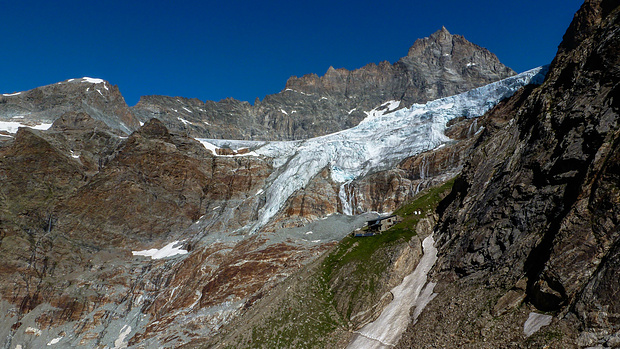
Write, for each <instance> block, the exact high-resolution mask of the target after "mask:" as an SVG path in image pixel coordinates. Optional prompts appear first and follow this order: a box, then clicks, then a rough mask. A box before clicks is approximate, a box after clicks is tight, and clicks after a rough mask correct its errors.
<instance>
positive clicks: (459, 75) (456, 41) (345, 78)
mask: <svg viewBox="0 0 620 349" xmlns="http://www.w3.org/2000/svg"><path fill="white" fill-rule="evenodd" d="M513 74H514V71H512V70H511V69H510V68H507V67H506V66H504V65H503V64H501V63H500V62H499V60H498V59H497V57H496V56H495V55H494V54H492V53H490V52H489V51H488V50H486V49H484V48H482V47H479V46H476V45H474V44H472V43H470V42H469V41H467V40H466V39H465V38H463V37H462V36H460V35H452V34H450V33H449V32H448V31H447V30H446V29H445V28H442V29H441V30H440V31H438V32H436V33H434V34H432V35H431V36H430V37H428V38H424V39H419V40H417V41H416V42H415V43H414V44H413V46H412V47H411V48H410V49H409V53H408V55H407V56H406V57H403V58H401V59H400V60H399V61H398V62H396V63H394V64H391V63H389V62H381V63H379V64H378V65H377V64H374V63H371V64H368V65H366V66H364V67H362V68H360V69H357V70H352V71H349V70H347V69H342V68H341V69H334V68H333V67H330V68H329V69H328V70H327V72H326V73H325V75H324V76H321V77H319V76H317V75H316V74H308V75H304V76H302V77H300V78H298V77H291V78H290V79H289V80H288V81H287V83H286V86H285V88H284V90H283V91H281V92H280V93H277V94H273V95H268V96H266V97H265V99H264V100H262V101H259V100H258V99H257V100H256V101H255V103H254V105H251V104H249V103H247V102H241V101H237V100H234V99H231V98H227V99H225V100H222V101H220V102H211V101H207V102H205V103H202V102H201V101H199V100H197V99H186V98H179V97H165V96H146V97H142V98H141V99H140V102H138V104H137V105H136V106H134V107H132V111H133V112H134V113H135V114H136V116H137V117H138V118H140V119H141V120H142V121H146V120H148V119H150V118H152V117H155V118H158V119H160V120H162V121H163V122H164V124H165V125H166V126H167V127H169V128H170V129H171V130H173V131H175V132H179V133H185V134H188V135H191V136H193V137H204V138H223V139H248V140H293V139H306V138H311V137H316V136H321V135H325V134H328V133H333V132H336V131H340V130H343V129H347V128H350V127H353V126H355V125H357V124H358V123H359V122H360V121H361V120H362V119H364V118H365V117H366V115H367V114H368V113H369V112H371V111H372V110H373V109H375V108H379V109H381V106H382V105H383V104H385V103H386V102H388V101H395V102H400V106H401V107H408V106H410V105H411V104H413V103H424V102H426V101H429V100H433V99H437V98H441V97H446V96H450V95H454V94H457V93H461V92H465V91H468V90H471V89H473V88H476V87H480V86H483V85H486V84H488V83H491V82H494V81H497V80H500V79H502V78H506V77H508V76H511V75H513ZM382 108H383V109H385V108H387V106H386V105H383V107H382Z"/></svg>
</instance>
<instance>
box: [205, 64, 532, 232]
mask: <svg viewBox="0 0 620 349" xmlns="http://www.w3.org/2000/svg"><path fill="white" fill-rule="evenodd" d="M542 70H543V68H542V67H540V68H536V69H532V70H529V71H527V72H524V73H521V74H519V75H515V76H513V77H510V78H507V79H504V80H501V81H498V82H495V83H492V84H489V85H486V86H483V87H480V88H477V89H474V90H471V91H468V92H465V93H462V94H459V95H454V96H450V97H446V98H442V99H438V100H434V101H431V102H428V103H426V104H414V105H413V106H411V107H410V108H405V109H399V110H396V111H393V112H387V111H383V110H381V111H377V110H375V111H374V112H372V113H369V115H368V117H367V118H366V119H364V120H363V121H362V122H361V123H360V124H359V125H357V126H356V127H353V128H350V129H347V130H344V131H340V132H336V133H332V134H329V135H325V136H321V137H316V138H311V139H306V140H300V141H289V142H250V141H230V140H226V141H224V140H215V139H209V140H207V139H200V141H201V142H202V143H203V144H204V145H205V146H206V147H207V148H210V147H211V148H216V147H220V146H224V145H226V146H229V147H231V148H233V149H234V148H236V147H240V146H245V147H250V148H251V149H253V152H252V155H257V156H261V155H262V156H265V157H268V158H271V159H273V160H272V161H273V166H274V167H275V168H277V169H278V170H277V171H275V172H274V174H273V175H272V176H271V177H270V178H269V184H268V185H267V186H266V188H265V200H266V201H265V204H264V206H263V207H262V208H261V210H260V212H259V217H260V218H259V220H258V222H256V223H255V224H254V225H253V226H252V227H251V231H252V232H256V231H257V230H258V229H260V228H261V227H263V226H264V225H265V224H266V223H267V222H269V220H270V219H271V218H272V217H273V216H274V215H275V214H276V213H277V212H278V211H279V210H280V209H281V208H282V206H283V205H284V203H285V202H286V200H287V199H288V198H289V197H290V196H291V195H292V194H293V193H294V192H295V191H296V190H299V189H301V188H304V187H305V186H306V185H307V184H308V183H309V181H310V179H312V178H313V177H314V176H316V175H317V174H318V173H319V172H320V171H321V170H322V169H324V168H326V167H329V168H330V170H331V176H332V179H333V180H334V181H335V182H338V183H341V184H342V185H345V184H346V183H348V182H350V181H351V180H353V179H356V178H359V177H361V176H364V175H366V174H369V173H372V172H376V171H380V170H385V169H388V168H391V167H393V166H394V165H395V164H397V163H398V162H400V161H401V160H403V159H405V158H407V157H410V156H413V155H416V154H419V153H422V152H424V151H428V150H431V149H434V148H436V147H438V146H441V145H442V144H445V143H446V142H448V141H449V138H448V137H447V136H446V135H445V134H444V131H445V129H446V123H447V122H448V121H450V120H451V119H454V118H457V117H461V116H465V117H469V118H472V117H477V116H480V115H482V114H484V113H485V112H486V111H487V110H489V109H490V108H491V107H493V106H495V105H496V104H497V103H498V102H499V101H501V100H502V99H504V98H507V97H510V96H511V95H512V94H513V93H515V92H516V91H517V90H518V89H519V88H521V87H522V86H524V85H528V84H530V83H541V82H542V79H543V78H544V73H542ZM382 106H383V108H385V107H387V110H393V109H395V108H398V107H399V106H400V104H399V102H396V101H390V102H386V103H383V104H382ZM380 107H381V106H380ZM377 109H379V108H377ZM340 194H341V195H340V197H341V200H343V207H345V208H347V209H346V210H345V213H347V214H350V213H351V212H352V209H351V208H350V207H348V206H347V204H348V203H347V202H345V201H347V197H346V191H345V190H341V193H340Z"/></svg>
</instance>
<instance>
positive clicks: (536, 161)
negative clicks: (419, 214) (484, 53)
mask: <svg viewBox="0 0 620 349" xmlns="http://www.w3.org/2000/svg"><path fill="white" fill-rule="evenodd" d="M619 53H620V6H619V5H618V3H617V2H615V1H608V0H588V1H586V2H585V3H584V5H583V6H582V7H581V9H580V10H579V12H578V13H577V14H576V15H575V18H574V20H573V22H572V24H571V25H570V27H569V29H568V30H567V32H566V34H565V36H564V39H563V42H562V44H561V45H560V46H559V49H558V53H557V56H556V58H555V59H554V61H553V62H552V64H551V67H550V71H549V73H548V75H547V79H546V81H545V83H544V84H543V85H542V86H540V87H538V88H536V89H534V90H533V91H527V93H528V94H529V96H527V98H526V99H525V100H524V102H523V103H522V104H521V105H515V106H514V108H513V110H505V111H503V112H505V113H507V115H508V118H507V119H510V115H514V120H510V121H509V122H505V123H504V124H503V126H501V127H498V128H496V129H494V130H493V129H489V128H487V129H486V130H485V131H484V132H483V134H481V136H480V138H479V139H478V141H477V145H476V147H475V149H474V151H473V153H472V155H471V157H470V159H469V160H468V161H467V163H466V165H465V167H464V170H463V172H462V174H461V176H460V177H459V179H458V180H457V182H456V183H455V186H454V190H453V192H452V194H451V195H450V197H449V198H448V199H447V200H445V201H444V202H443V203H442V207H441V209H440V211H441V212H440V213H441V219H440V223H439V225H438V228H437V236H438V243H437V244H438V246H439V251H440V257H439V260H438V265H437V266H436V269H435V274H436V277H437V278H438V279H439V280H444V281H445V282H446V285H450V284H452V285H455V284H458V285H460V286H459V287H460V288H457V289H458V290H459V291H457V289H454V288H451V287H452V286H445V287H446V288H445V289H444V291H443V294H442V293H441V292H440V293H439V297H438V301H437V303H436V305H437V304H440V305H437V306H438V307H440V308H441V305H443V306H445V307H446V308H449V309H453V308H452V306H453V305H454V304H457V305H458V304H459V302H463V301H464V299H463V297H464V296H465V293H466V292H468V291H467V290H472V289H479V291H478V293H479V294H486V295H487V296H488V298H491V299H492V300H493V299H495V301H492V304H486V305H483V304H480V305H472V304H470V303H469V302H471V300H470V301H465V302H466V303H467V304H469V306H470V308H472V309H473V308H476V309H477V310H476V311H477V312H478V313H477V314H478V315H477V316H478V317H479V318H480V319H482V318H483V317H484V316H485V315H484V314H489V313H485V311H489V312H491V314H492V315H493V316H499V317H496V318H495V320H494V321H496V322H497V324H502V325H496V326H495V328H494V329H489V328H488V326H486V325H484V321H482V320H480V321H479V322H478V325H472V326H471V330H472V331H480V334H481V336H482V337H484V340H485V341H486V340H487V339H488V340H489V341H492V340H498V338H502V339H503V340H505V341H507V342H508V341H511V340H512V341H518V340H521V339H519V338H522V337H521V336H523V335H522V332H521V330H519V329H518V328H519V327H518V326H514V325H512V326H513V327H510V326H509V325H506V323H507V322H506V323H504V322H503V321H505V319H507V318H509V317H513V318H512V320H511V321H512V322H520V321H523V322H524V321H525V319H519V318H518V316H520V315H518V314H519V312H516V313H515V312H511V311H514V310H515V309H516V308H517V307H519V306H520V305H521V302H522V301H524V302H525V303H523V305H522V306H521V308H519V309H520V311H525V309H528V307H531V309H532V311H546V312H550V313H551V314H553V315H554V319H555V320H554V323H553V324H552V328H554V329H555V330H554V331H557V332H547V333H548V335H549V336H552V337H553V336H556V337H557V338H556V337H554V338H555V339H557V340H558V341H557V342H555V343H556V344H555V345H556V346H562V345H561V344H559V343H565V345H567V344H566V343H572V345H574V343H577V344H579V345H583V346H589V345H590V344H592V345H593V344H595V343H599V344H600V343H603V344H604V343H606V341H609V340H611V339H610V338H611V337H610V335H612V334H613V333H614V332H616V331H618V330H619V329H620V320H619V319H620V299H619V298H618V297H617V295H616V294H615V292H617V290H618V289H620V284H619V283H618V282H619V281H618V280H620V269H619V265H618V262H617V258H618V251H619V250H620V231H619V229H618V227H619V225H618V223H619V220H620V189H619V188H620V176H619V174H620V168H619V167H618V164H619V162H618V161H619V160H620V148H619V147H620V131H619V130H620V125H619V118H618V116H619V113H620V110H619V107H620V104H618V96H620V93H619V91H620V90H619V88H620V84H619V83H620V70H619V69H618V67H619V66H620V55H619ZM440 289H441V288H440ZM482 290H484V291H482ZM498 290H499V291H498ZM501 290H504V291H501ZM497 292H499V293H497ZM459 293H460V294H459ZM470 296H471V295H470ZM465 297H467V296H465ZM493 297H498V298H493ZM488 298H487V301H488ZM461 304H463V303H461ZM466 308H467V307H463V310H462V312H461V313H460V314H461V315H455V314H457V313H456V312H454V311H452V310H451V311H450V313H451V315H450V316H454V318H453V323H459V322H460V323H461V324H463V322H461V321H466V320H465V317H466V316H470V317H471V318H470V319H469V320H467V321H469V322H468V323H470V322H471V323H473V322H475V321H478V320H476V316H472V314H473V313H475V312H476V311H474V310H472V309H469V310H467V311H469V313H468V312H467V311H466V310H465V309H466ZM435 310H436V309H435ZM463 314H468V315H463ZM480 314H483V315H480ZM503 314H506V315H503ZM446 316H448V315H446ZM459 316H463V317H462V318H460V317H459ZM432 321H440V320H439V319H438V318H437V315H434V316H433V315H429V316H428V317H427V318H426V320H424V319H422V320H421V321H420V322H421V323H420V324H419V325H418V328H417V331H416V332H419V331H424V329H428V328H429V326H433V325H432ZM504 325H505V327H503V326H504ZM476 326H479V327H476ZM485 327H486V328H485ZM515 327H516V329H517V330H516V332H517V334H514V333H511V331H512V332H515V331H514V330H515ZM508 328H512V329H511V330H508ZM566 328H570V330H566ZM451 330H453V331H454V332H453V333H452V334H453V336H452V337H453V338H448V337H447V336H442V334H438V333H436V334H435V338H431V337H432V336H430V335H429V336H424V337H425V338H424V341H426V343H430V342H435V343H439V342H441V341H456V342H458V341H459V340H458V338H460V340H461V341H464V340H465V339H463V337H467V336H468V335H467V334H466V333H462V332H459V331H462V329H460V330H457V329H456V328H452V327H451V325H447V326H446V331H444V333H443V334H445V332H449V331H451ZM413 331H414V330H412V332H411V333H410V334H409V335H408V336H405V338H404V339H403V343H402V344H403V345H404V346H406V345H408V344H407V343H412V342H413V341H414V338H415V335H414V332H413ZM485 331H486V333H487V335H484V333H485ZM502 331H507V332H504V333H503V335H499V336H498V334H499V333H502ZM579 331H582V333H581V335H580V336H579V337H577V333H578V332H579ZM519 332H520V333H521V334H520V335H519V334H518V333H519ZM549 333H551V334H549ZM455 334H456V337H455ZM460 336H462V337H460ZM494 336H495V337H494ZM571 336H573V337H572V340H568V339H567V338H568V337H571ZM455 338H456V339H455ZM588 338H589V339H588ZM592 338H593V339H592ZM419 339H420V338H415V340H419ZM590 339H592V340H590ZM537 340H542V339H541V338H538V339H533V342H531V343H530V344H532V343H536V341H537ZM563 340H564V341H566V340H568V342H562V341H563ZM477 341H478V343H480V341H481V338H480V337H478V338H477ZM507 342H506V343H507ZM515 343H516V342H515ZM489 345H490V344H489ZM532 345H534V344H532Z"/></svg>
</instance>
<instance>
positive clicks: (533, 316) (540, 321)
mask: <svg viewBox="0 0 620 349" xmlns="http://www.w3.org/2000/svg"><path fill="white" fill-rule="evenodd" d="M551 320H553V316H551V315H544V314H538V313H534V312H532V313H530V316H529V317H528V318H527V320H526V321H525V323H524V324H523V333H525V336H526V337H529V336H531V335H533V334H534V333H536V332H538V330H540V329H541V328H542V327H544V326H549V324H551Z"/></svg>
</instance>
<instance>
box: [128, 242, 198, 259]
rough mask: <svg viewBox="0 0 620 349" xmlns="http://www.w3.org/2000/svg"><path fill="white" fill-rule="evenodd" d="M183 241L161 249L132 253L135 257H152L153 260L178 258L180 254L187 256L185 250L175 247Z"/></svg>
mask: <svg viewBox="0 0 620 349" xmlns="http://www.w3.org/2000/svg"><path fill="white" fill-rule="evenodd" d="M183 241H185V240H181V241H174V242H171V243H169V244H168V245H166V246H164V247H162V248H160V249H156V248H152V249H150V250H142V251H131V253H132V254H133V255H134V256H145V257H151V258H152V259H162V258H166V257H172V256H176V255H179V254H187V250H183V249H181V248H180V247H175V246H176V245H178V244H179V243H181V242H183Z"/></svg>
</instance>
